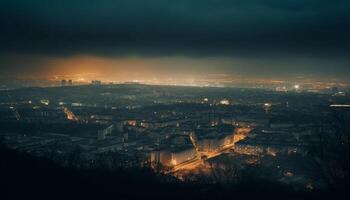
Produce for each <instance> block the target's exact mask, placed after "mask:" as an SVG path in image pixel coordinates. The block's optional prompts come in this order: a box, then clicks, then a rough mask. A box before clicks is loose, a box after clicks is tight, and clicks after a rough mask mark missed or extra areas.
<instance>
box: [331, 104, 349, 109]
mask: <svg viewBox="0 0 350 200" xmlns="http://www.w3.org/2000/svg"><path fill="white" fill-rule="evenodd" d="M330 107H346V108H350V104H332V105H330Z"/></svg>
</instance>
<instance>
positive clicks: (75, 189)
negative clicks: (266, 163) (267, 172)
mask: <svg viewBox="0 0 350 200" xmlns="http://www.w3.org/2000/svg"><path fill="white" fill-rule="evenodd" d="M0 159H1V163H0V173H1V174H0V177H1V179H0V184H1V185H0V188H1V197H0V198H1V199H235V198H237V199H238V198H242V199H262V198H263V199H265V198H266V199H267V198H268V199H344V198H346V196H348V194H349V193H348V192H347V191H346V188H347V185H348V184H344V185H341V186H339V187H337V188H336V189H332V190H327V191H311V192H298V193H296V192H293V190H292V189H291V188H289V187H287V186H284V185H281V184H276V183H269V182H266V181H262V180H256V179H254V178H252V179H247V180H244V181H241V182H240V183H239V184H234V185H231V184H230V185H222V184H204V183H182V182H179V181H176V180H174V179H172V178H170V177H162V176H159V175H156V174H154V173H152V172H151V171H150V170H148V169H129V170H114V171H104V170H98V169H96V170H81V169H79V170H78V169H75V168H73V167H61V166H59V165H57V164H55V163H53V162H51V161H49V160H46V159H41V158H36V157H32V156H29V155H27V154H23V153H18V152H16V151H14V150H8V149H5V148H1V151H0Z"/></svg>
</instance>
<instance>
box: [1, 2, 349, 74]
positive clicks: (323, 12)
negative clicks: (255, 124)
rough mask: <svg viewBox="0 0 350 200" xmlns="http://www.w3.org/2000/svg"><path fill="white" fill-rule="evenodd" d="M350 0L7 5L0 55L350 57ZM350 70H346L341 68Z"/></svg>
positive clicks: (2, 25)
mask: <svg viewBox="0 0 350 200" xmlns="http://www.w3.org/2000/svg"><path fill="white" fill-rule="evenodd" d="M349 10H350V1H348V0H283V1H281V0H264V1H261V0H220V1H218V0H176V1H174V0H120V1H118V0H60V1H52V0H8V1H6V0H4V1H1V2H0V27H1V32H0V43H1V47H0V51H1V52H5V53H11V52H12V53H36V54H45V55H54V56H70V55H75V54H94V55H107V56H129V55H137V56H173V55H175V56H177V55H185V56H190V57H197V56H199V57H208V56H209V57H210V56H214V57H217V56H228V57H254V58H256V57H263V58H265V57H270V58H271V59H274V58H276V57H285V58H286V59H291V60H292V59H293V58H295V57H300V56H302V57H315V59H320V58H329V59H331V60H334V59H342V63H344V60H345V61H346V60H347V57H349V56H350V39H349V35H350V27H349V26H350V25H349V24H350V12H349ZM341 67H342V69H344V66H343V65H342V66H341Z"/></svg>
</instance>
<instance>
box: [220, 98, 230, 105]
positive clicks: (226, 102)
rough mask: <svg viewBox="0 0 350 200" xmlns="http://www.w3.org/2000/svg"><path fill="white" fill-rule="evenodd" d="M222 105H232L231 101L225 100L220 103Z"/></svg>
mask: <svg viewBox="0 0 350 200" xmlns="http://www.w3.org/2000/svg"><path fill="white" fill-rule="evenodd" d="M220 104H221V105H230V101H229V100H227V99H223V100H221V101H220Z"/></svg>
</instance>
